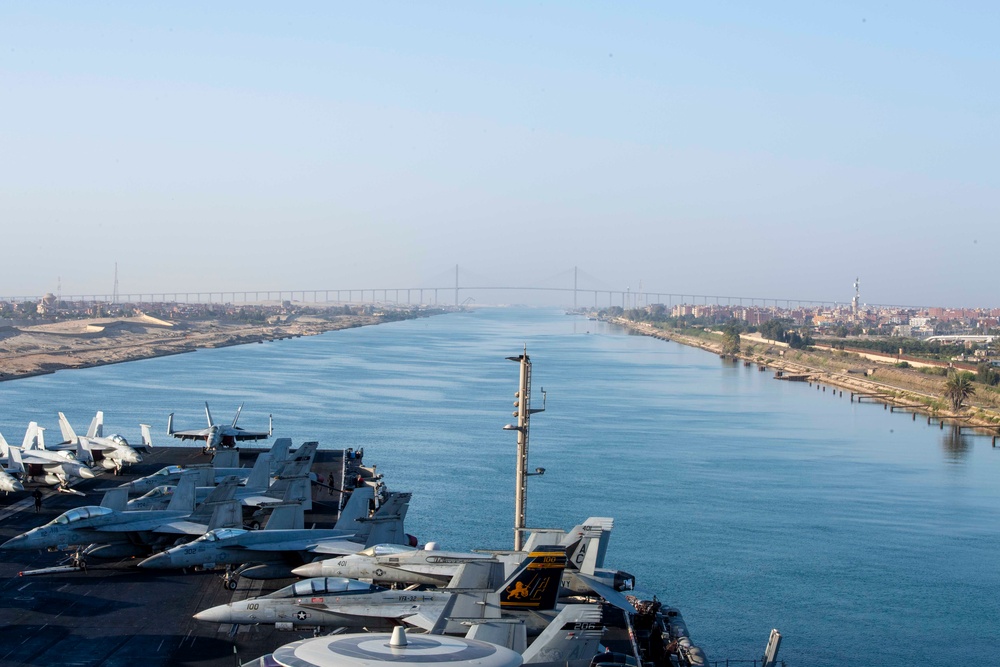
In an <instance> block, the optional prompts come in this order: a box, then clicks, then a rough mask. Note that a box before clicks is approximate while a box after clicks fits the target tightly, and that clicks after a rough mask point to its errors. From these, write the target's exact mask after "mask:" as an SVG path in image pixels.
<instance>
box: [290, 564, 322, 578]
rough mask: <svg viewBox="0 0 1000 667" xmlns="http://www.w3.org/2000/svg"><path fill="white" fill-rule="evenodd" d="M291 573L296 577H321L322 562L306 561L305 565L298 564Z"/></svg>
mask: <svg viewBox="0 0 1000 667" xmlns="http://www.w3.org/2000/svg"><path fill="white" fill-rule="evenodd" d="M292 574H294V575H295V576H297V577H322V576H323V564H322V563H306V564H305V565H299V566H298V567H297V568H295V569H293V570H292Z"/></svg>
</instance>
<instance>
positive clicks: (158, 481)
mask: <svg viewBox="0 0 1000 667" xmlns="http://www.w3.org/2000/svg"><path fill="white" fill-rule="evenodd" d="M291 445H292V439H291V438H277V439H275V441H274V445H272V446H271V450H270V452H264V453H270V455H271V471H272V473H276V472H278V471H279V470H280V469H281V467H282V466H284V465H285V463H286V462H287V461H288V460H289V459H290V458H294V456H295V454H297V453H298V450H296V452H295V453H293V454H289V449H290V448H291ZM222 454H237V457H236V459H235V460H232V459H231V458H230V457H228V456H221V455H222ZM258 456H259V455H258ZM230 464H233V465H230ZM238 466H239V456H238V452H232V451H226V452H216V456H215V458H214V459H213V460H212V463H198V464H194V465H172V466H166V467H164V468H160V469H159V470H157V471H156V472H154V473H153V474H151V475H146V476H145V477H140V478H138V479H135V480H132V481H131V482H129V483H128V484H123V486H127V487H128V490H129V493H138V494H143V493H149V492H150V491H152V490H153V489H155V488H156V487H159V486H170V485H176V484H177V482H178V481H179V480H180V478H181V475H183V474H197V475H198V481H197V484H196V485H197V486H199V487H202V486H211V485H213V484H216V483H217V482H218V481H219V480H221V479H223V478H225V477H229V476H231V475H236V476H237V477H239V478H240V479H241V481H245V480H246V478H247V476H248V475H249V473H250V470H251V469H250V468H240V467H238Z"/></svg>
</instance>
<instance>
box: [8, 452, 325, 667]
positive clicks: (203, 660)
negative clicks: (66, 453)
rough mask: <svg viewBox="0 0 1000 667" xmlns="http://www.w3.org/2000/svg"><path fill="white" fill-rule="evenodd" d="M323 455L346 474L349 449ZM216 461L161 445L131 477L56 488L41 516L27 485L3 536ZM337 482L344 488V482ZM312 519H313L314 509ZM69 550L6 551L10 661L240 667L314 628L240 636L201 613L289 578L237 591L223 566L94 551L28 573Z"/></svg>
mask: <svg viewBox="0 0 1000 667" xmlns="http://www.w3.org/2000/svg"><path fill="white" fill-rule="evenodd" d="M250 451H253V452H257V451H264V450H263V449H254V450H250V449H249V448H245V447H244V448H242V451H241V464H242V465H250V464H252V456H250V454H249V452H250ZM317 459H318V460H317V466H318V467H322V468H323V471H324V477H325V478H326V479H329V478H330V473H331V472H333V471H339V474H340V479H341V480H342V479H343V475H344V472H343V471H344V467H343V464H344V458H343V453H342V452H340V451H321V452H320V455H319V456H317ZM208 461H209V457H207V456H205V455H203V454H202V450H201V448H192V447H166V446H164V447H157V448H156V449H154V450H153V453H152V454H150V455H146V456H144V458H143V461H142V463H140V464H137V465H134V466H132V467H131V468H129V469H128V470H127V471H126V474H124V475H121V476H115V475H111V474H107V473H105V474H103V475H100V476H99V477H98V478H97V479H93V480H85V481H84V482H83V483H81V484H79V485H77V486H76V488H77V489H78V490H80V491H83V492H84V493H85V494H86V496H77V495H71V494H62V493H49V494H48V495H47V496H46V497H45V498H44V500H43V503H42V510H41V512H39V513H37V514H36V513H35V511H34V502H33V500H32V498H31V496H30V494H31V493H32V492H33V491H34V488H35V485H33V484H27V485H26V491H25V492H22V493H17V494H11V495H9V496H5V497H0V541H6V540H8V539H10V538H11V537H14V536H15V535H18V534H20V533H23V532H25V531H27V530H29V529H31V528H33V527H35V526H38V525H40V524H42V523H46V522H48V521H51V520H52V519H53V518H55V517H56V516H58V515H59V514H61V513H62V512H65V511H66V510H68V509H71V508H73V507H79V506H82V505H97V504H100V502H101V497H102V495H103V489H105V488H108V487H111V486H117V485H118V484H121V483H123V482H127V481H129V480H131V479H135V478H137V477H141V476H144V475H148V474H151V473H153V472H156V471H157V470H159V469H160V468H163V467H164V466H167V465H171V464H192V463H207V462H208ZM314 469H315V467H314ZM42 488H43V489H45V488H46V487H42ZM337 488H343V486H342V484H338V485H337ZM46 492H47V489H46ZM330 495H331V496H336V494H330ZM331 505H333V503H331ZM317 518H329V515H328V514H327V515H324V516H322V517H317ZM321 523H327V521H321ZM307 525H311V524H310V520H309V518H308V516H307ZM63 556H64V554H62V553H50V552H38V551H31V552H18V551H4V552H0V665H6V666H10V667H15V666H21V665H31V666H39V667H40V666H42V665H46V666H47V665H74V666H78V667H91V666H93V667H97V666H98V665H100V666H103V667H119V666H120V667H125V666H127V665H128V666H131V665H144V666H145V667H159V666H161V665H162V666H164V667H165V666H167V665H198V666H200V667H215V666H218V667H222V666H225V667H233V666H234V665H238V664H239V663H240V662H243V661H249V660H251V659H253V658H256V657H259V656H261V655H263V654H265V653H268V652H270V651H272V650H274V649H275V648H277V647H278V646H281V645H282V644H286V643H288V642H291V641H294V640H296V639H300V638H304V637H306V636H311V633H301V632H281V631H277V630H274V629H273V627H271V626H253V627H250V626H240V628H239V631H238V632H237V633H236V634H235V635H233V634H231V633H230V632H229V631H230V629H231V627H232V626H228V625H226V626H221V627H220V626H219V625H216V624H211V623H203V622H200V621H195V620H194V619H193V618H192V616H193V615H194V614H195V613H197V612H198V611H201V610H203V609H207V608H208V607H212V606H215V605H219V604H225V603H227V602H230V601H232V600H242V599H245V598H248V597H254V596H257V595H261V594H264V593H268V592H271V591H273V590H277V589H278V588H280V587H282V586H284V585H287V584H288V583H289V581H290V580H288V579H281V580H272V581H251V580H249V579H240V581H239V586H238V588H237V589H236V590H235V591H229V590H226V589H225V588H224V587H223V586H222V583H221V578H220V576H219V574H218V573H212V572H200V573H190V574H182V573H180V572H170V571H166V572H164V573H149V572H143V571H140V570H138V568H136V567H134V562H133V560H132V559H126V560H121V561H100V562H98V561H97V560H95V559H91V560H90V562H88V568H87V570H86V571H73V572H60V573H56V574H43V575H36V576H25V577H22V576H18V573H19V572H22V571H25V570H32V569H39V568H46V567H52V566H55V565H58V564H59V563H60V561H61V560H62V558H63Z"/></svg>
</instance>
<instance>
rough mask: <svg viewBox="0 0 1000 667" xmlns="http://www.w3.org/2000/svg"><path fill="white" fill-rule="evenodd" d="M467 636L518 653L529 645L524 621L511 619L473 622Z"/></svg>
mask: <svg viewBox="0 0 1000 667" xmlns="http://www.w3.org/2000/svg"><path fill="white" fill-rule="evenodd" d="M465 638H466V639H478V640H479V641H483V642H489V643H490V644H496V645H497V646H504V647H506V648H509V649H511V650H512V651H517V652H518V653H522V652H524V650H525V647H526V646H527V645H528V632H527V629H526V628H525V627H524V621H518V622H516V623H511V622H510V620H509V619H504V620H503V621H497V620H494V621H483V622H481V623H473V624H472V627H471V628H469V632H468V633H466V635H465ZM595 653H596V651H595Z"/></svg>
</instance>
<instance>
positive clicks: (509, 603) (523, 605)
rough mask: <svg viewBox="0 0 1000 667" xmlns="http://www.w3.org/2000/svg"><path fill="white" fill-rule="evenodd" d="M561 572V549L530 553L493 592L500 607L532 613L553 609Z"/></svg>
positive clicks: (563, 552)
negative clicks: (498, 600) (530, 611)
mask: <svg viewBox="0 0 1000 667" xmlns="http://www.w3.org/2000/svg"><path fill="white" fill-rule="evenodd" d="M565 569H566V548H565V547H558V546H547V547H540V548H539V550H538V551H532V552H531V553H529V554H528V557H527V558H525V559H524V560H523V561H522V562H521V565H520V566H519V567H518V568H517V569H516V570H514V572H513V573H512V574H511V575H510V577H509V578H508V579H507V581H505V582H504V583H503V585H502V586H500V588H499V589H497V591H496V592H497V593H498V594H499V595H500V608H501V609H509V610H512V609H530V610H533V611H541V610H546V609H554V608H555V605H556V597H557V596H558V595H559V585H560V582H561V580H562V573H563V570H565Z"/></svg>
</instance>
